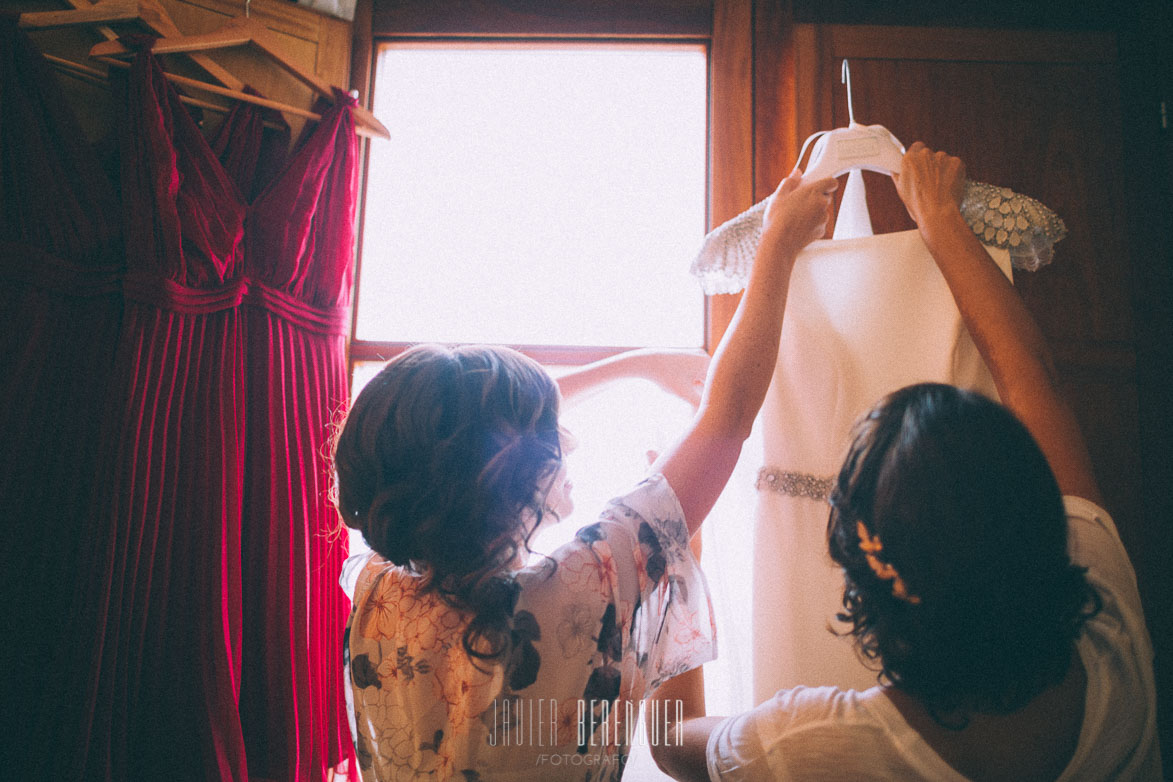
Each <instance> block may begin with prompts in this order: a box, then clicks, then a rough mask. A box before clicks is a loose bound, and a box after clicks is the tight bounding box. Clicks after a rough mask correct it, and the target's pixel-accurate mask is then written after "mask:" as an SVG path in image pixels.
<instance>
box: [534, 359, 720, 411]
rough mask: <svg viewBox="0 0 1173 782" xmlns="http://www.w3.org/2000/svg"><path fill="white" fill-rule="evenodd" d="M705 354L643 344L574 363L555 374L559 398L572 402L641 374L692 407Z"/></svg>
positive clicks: (701, 382)
mask: <svg viewBox="0 0 1173 782" xmlns="http://www.w3.org/2000/svg"><path fill="white" fill-rule="evenodd" d="M708 367H709V356H708V354H707V353H705V352H704V351H703V350H670V349H657V348H647V349H640V350H629V351H627V352H625V353H620V354H618V355H615V356H611V357H610V358H605V359H602V360H601V361H595V362H593V363H591V364H586V365H584V366H581V367H575V368H574V369H571V370H569V371H567V372H565V373H563V374H561V375H559V376H558V377H557V378H556V382H557V383H558V389H559V391H561V392H562V399H563V401H564V402H565V403H567V404H568V405H575V404H578V403H579V402H582V401H584V400H586V399H588V398H590V397H591V396H592V395H593V394H595V393H597V392H599V391H601V390H602V389H603V388H605V387H606V386H607V384H609V383H611V382H614V381H616V380H623V379H626V378H643V379H646V380H650V381H651V382H653V383H655V384H656V385H657V386H659V387H660V388H661V389H663V390H664V391H666V392H668V393H669V394H672V395H673V396H677V397H680V398H681V399H683V400H684V401H685V402H688V403H689V404H690V405H692V407H693V408H694V409H695V408H696V407H697V406H698V405H699V404H700V401H701V390H702V389H703V388H704V384H705V373H706V371H707V370H708Z"/></svg>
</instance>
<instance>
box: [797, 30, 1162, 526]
mask: <svg viewBox="0 0 1173 782" xmlns="http://www.w3.org/2000/svg"><path fill="white" fill-rule="evenodd" d="M795 41H796V47H795V59H796V68H795V70H796V86H795V90H796V101H797V103H798V109H799V112H798V117H797V123H798V130H799V133H798V135H799V137H800V138H805V137H806V136H807V135H808V134H809V133H811V132H814V131H816V130H819V129H823V128H832V127H841V126H844V125H846V124H847V123H848V106H847V93H846V88H845V87H844V85H842V84H841V83H840V68H841V63H842V61H843V59H844V58H847V59H848V61H849V63H850V68H851V82H852V100H853V106H854V112H855V118H856V121H857V122H861V123H863V124H866V125H870V124H880V125H884V126H885V127H887V128H888V129H889V130H891V131H892V133H893V134H895V135H896V137H897V138H899V139H900V140H901V141H902V142H903V143H904V144H906V145H908V144H911V143H912V142H914V141H917V140H920V141H924V142H925V143H926V144H928V145H929V146H931V147H933V148H936V149H944V150H946V151H948V152H950V153H952V154H956V155H958V156H960V157H961V158H962V159H963V160H964V161H966V164H967V166H968V171H969V176H970V178H972V179H975V180H978V181H982V182H989V183H992V184H996V185H1001V186H1005V187H1010V188H1012V189H1014V190H1016V191H1018V192H1021V193H1025V194H1026V195H1029V196H1032V197H1034V198H1037V199H1038V200H1039V201H1041V202H1042V203H1044V204H1046V205H1047V206H1049V207H1051V208H1052V209H1054V210H1055V211H1056V212H1058V213H1059V215H1060V216H1061V217H1062V218H1063V220H1064V221H1065V222H1066V224H1067V228H1068V231H1069V234H1068V236H1067V238H1066V239H1064V240H1063V241H1062V242H1060V243H1059V244H1058V245H1056V252H1055V260H1054V262H1053V263H1052V264H1051V265H1049V266H1046V267H1043V268H1042V269H1041V270H1039V271H1036V272H1016V273H1015V284H1016V285H1017V286H1018V288H1019V290H1020V291H1021V292H1022V295H1023V297H1024V298H1025V299H1026V302H1027V304H1028V305H1029V307H1030V309H1031V311H1032V312H1033V313H1034V315H1035V317H1036V318H1037V319H1038V321H1039V323H1040V324H1041V325H1042V328H1043V331H1044V332H1045V333H1046V335H1047V337H1048V339H1049V340H1050V343H1051V345H1052V347H1053V349H1054V351H1055V353H1056V358H1057V361H1058V363H1059V368H1060V372H1061V375H1062V378H1063V381H1064V384H1065V387H1066V388H1065V390H1066V392H1067V394H1068V396H1069V398H1070V400H1071V403H1072V404H1073V405H1074V407H1075V409H1076V413H1077V415H1078V416H1079V419H1080V422H1081V424H1082V425H1083V428H1084V431H1085V433H1086V435H1087V438H1088V441H1089V446H1090V448H1091V452H1092V458H1093V460H1094V464H1095V469H1096V474H1097V477H1098V478H1099V480H1100V483H1101V484H1102V487H1103V492H1104V496H1105V502H1106V503H1107V505H1108V509H1109V510H1110V511H1111V512H1112V514H1113V516H1114V517H1115V518H1116V520H1117V523H1118V524H1119V526H1120V530H1121V534H1122V536H1123V537H1124V540H1125V543H1126V544H1128V545H1130V546H1131V545H1139V543H1140V539H1139V538H1138V533H1139V531H1140V530H1139V529H1138V525H1139V523H1140V519H1141V517H1142V513H1141V502H1142V496H1143V495H1142V487H1141V485H1140V481H1139V475H1140V463H1139V458H1140V457H1139V447H1138V437H1139V435H1138V424H1137V421H1138V414H1137V389H1136V377H1135V374H1136V372H1135V370H1136V352H1135V345H1134V330H1133V313H1132V306H1131V298H1130V297H1131V282H1130V268H1131V264H1130V258H1129V253H1128V247H1127V243H1126V238H1127V237H1126V235H1125V219H1124V218H1125V215H1124V214H1123V208H1124V207H1123V199H1122V197H1121V196H1122V190H1123V184H1122V181H1121V175H1120V171H1121V168H1122V166H1121V127H1120V125H1121V121H1120V105H1119V104H1120V101H1119V86H1118V77H1117V72H1116V71H1117V69H1116V61H1115V60H1116V54H1115V43H1114V40H1113V38H1112V36H1111V35H1109V34H1104V33H1049V32H1037V31H1036V32H1031V33H1030V34H1024V33H1019V32H1015V31H994V30H959V29H930V28H905V27H857V26H835V25H825V26H814V25H798V26H796V32H795ZM866 178H867V183H868V202H869V209H870V211H871V215H872V220H873V224H874V227H875V230H876V232H877V233H883V232H887V231H892V230H901V229H904V228H910V227H912V226H913V224H912V222H911V220H910V219H909V217H908V215H907V213H906V212H905V211H904V208H903V206H902V205H901V203H900V200H899V198H898V197H897V195H896V191H895V188H894V187H893V186H892V183H891V180H890V179H889V178H887V177H884V176H880V175H872V174H870V173H868V174H867V177H866Z"/></svg>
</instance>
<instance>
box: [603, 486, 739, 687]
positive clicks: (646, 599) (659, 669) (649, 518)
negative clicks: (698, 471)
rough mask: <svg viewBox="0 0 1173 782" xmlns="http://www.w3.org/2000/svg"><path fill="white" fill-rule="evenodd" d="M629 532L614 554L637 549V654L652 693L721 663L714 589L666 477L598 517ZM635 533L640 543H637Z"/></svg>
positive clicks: (618, 539) (615, 539)
mask: <svg viewBox="0 0 1173 782" xmlns="http://www.w3.org/2000/svg"><path fill="white" fill-rule="evenodd" d="M608 521H611V522H616V523H618V524H620V525H622V526H623V528H624V529H625V530H626V531H627V533H628V534H627V535H625V536H622V537H621V536H617V535H613V536H612V540H613V543H612V546H620V547H623V548H626V547H628V546H630V547H631V552H632V557H633V559H634V561H635V564H636V570H637V574H638V584H639V595H638V598H637V600H638V605H639V608H640V610H639V611H638V612H637V615H636V617H635V622H634V624H633V629H632V635H631V638H632V646H633V649H634V651H635V654H636V659H637V662H638V663H639V667H640V670H641V672H642V673H643V675H644V678H645V680H646V681H647V682H648V687H649V688H653V687H656V686H658V685H659V684H660V683H661V682H662V681H664V680H665V679H670V678H672V677H673V676H676V675H678V674H681V673H683V672H685V671H687V670H690V669H692V668H695V667H697V666H699V665H701V664H703V663H706V662H708V661H709V660H712V659H715V658H716V656H717V638H716V625H715V620H714V618H713V607H712V602H711V600H710V597H709V585H708V582H707V581H706V580H705V577H704V573H702V572H701V569H700V565H699V564H698V563H697V561H696V557H694V556H693V554H692V549H690V548H689V546H688V527H687V526H686V524H685V522H684V511H683V510H682V509H681V507H680V502H679V501H678V500H677V498H676V493H675V492H673V491H672V487H671V486H669V485H668V481H667V480H666V479H665V478H664V477H663V476H662V475H655V476H652V477H651V478H649V479H648V480H646V481H644V482H643V483H641V484H640V485H639V486H637V487H636V488H635V490H634V491H632V492H631V493H629V494H628V495H626V496H624V497H620V498H618V499H615V500H612V501H611V504H610V506H609V507H608V508H607V510H605V511H604V512H603V514H602V515H601V516H600V522H603V526H604V527H606V526H608V525H607V524H606V522H608ZM632 533H634V540H633V539H632Z"/></svg>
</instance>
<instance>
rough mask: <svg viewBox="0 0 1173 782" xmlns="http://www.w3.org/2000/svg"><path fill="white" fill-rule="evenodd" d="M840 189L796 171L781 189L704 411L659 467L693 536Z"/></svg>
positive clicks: (752, 414)
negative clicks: (799, 266) (804, 256)
mask: <svg viewBox="0 0 1173 782" xmlns="http://www.w3.org/2000/svg"><path fill="white" fill-rule="evenodd" d="M836 187H837V183H836V182H835V180H834V179H823V180H818V181H814V182H803V181H802V179H801V176H800V175H798V174H792V175H791V176H789V177H787V178H786V179H784V180H782V184H780V185H779V186H778V189H777V190H776V191H775V192H774V195H773V196H772V199H771V203H770V206H769V207H768V208H767V209H766V215H765V219H764V222H763V229H762V241H761V244H760V245H759V247H758V251H757V255H756V256H755V258H754V263H753V268H752V269H751V271H750V276H749V282H748V284H747V285H746V289H745V292H744V293H743V294H742V297H741V303H740V304H739V305H738V308H737V312H736V313H735V314H734V316H733V321H732V322H731V323H730V325H729V329H728V331H726V333H725V337H724V339H722V340H721V344H720V345H719V346H718V347H717V350H716V351H715V353H714V355H713V363H712V364H711V366H710V367H709V376H708V379H707V381H706V384H705V391H704V394H703V396H702V398H701V404H700V409H699V410H698V411H697V415H696V417H695V418H694V419H693V421H692V423H691V425H690V426H689V428H688V429H687V430H686V431H685V433H684V435H683V436H682V437H681V438H680V439H679V440H678V441H677V442H676V444H675V445H673V446H672V447H671V448H668V449H666V450H665V452H664V453H663V454H661V455H660V458H659V459H657V461H656V463H655V465H653V469H655V470H657V471H659V472H661V473H663V475H664V477H665V478H667V480H668V483H669V485H671V486H672V489H673V491H675V492H676V496H677V498H678V499H679V500H680V505H681V507H682V508H683V509H684V518H685V521H686V522H687V523H688V532H689V534H690V535H691V534H692V533H694V532H696V530H697V528H698V527H699V526H700V524H701V522H702V521H703V520H704V518H705V516H707V515H708V513H709V510H711V509H712V507H713V503H715V502H716V501H717V497H718V496H720V494H721V490H722V489H724V488H725V483H726V481H728V480H729V476H730V474H731V473H732V472H733V467H734V466H735V465H736V464H737V458H738V456H739V455H740V453H741V446H742V444H743V443H744V442H745V439H746V438H747V437H748V436H749V433H750V429H751V428H752V427H753V422H754V419H755V418H756V417H757V414H758V410H759V409H760V408H761V406H762V401H763V400H764V399H765V395H766V390H767V389H768V388H769V385H770V378H771V377H772V375H773V372H774V362H775V361H776V360H777V356H778V340H779V337H780V336H781V333H782V316H783V313H784V312H785V310H786V293H787V289H788V287H789V284H790V272H791V269H793V267H794V259H795V258H796V257H797V255H798V253H799V251H800V250H802V248H803V247H805V246H806V245H807V244H809V243H810V242H811V241H813V240H814V239H817V238H819V237H821V236H822V235H823V233H824V232H825V230H826V226H827V219H828V215H829V213H830V209H831V195H832V194H833V193H834V192H835V188H836Z"/></svg>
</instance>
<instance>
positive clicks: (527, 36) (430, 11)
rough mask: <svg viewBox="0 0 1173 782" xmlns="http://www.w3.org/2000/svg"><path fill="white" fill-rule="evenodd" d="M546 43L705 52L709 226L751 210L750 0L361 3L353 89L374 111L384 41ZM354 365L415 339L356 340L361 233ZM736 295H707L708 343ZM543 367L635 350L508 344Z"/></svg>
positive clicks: (708, 346) (709, 345) (724, 323)
mask: <svg viewBox="0 0 1173 782" xmlns="http://www.w3.org/2000/svg"><path fill="white" fill-rule="evenodd" d="M535 38H536V39H547V40H551V41H557V40H563V41H589V42H598V43H606V42H616V41H623V42H629V41H634V42H644V43H647V42H663V43H670V44H671V43H694V44H702V45H705V46H707V48H708V60H709V89H708V92H709V98H708V102H709V112H708V113H709V117H708V143H709V154H708V160H707V161H706V168H707V176H706V179H707V182H708V191H709V192H708V202H707V209H706V212H707V216H706V219H707V223H708V225H707V228H710V229H711V228H712V227H714V226H716V225H719V224H720V223H722V222H724V221H725V220H728V219H729V218H731V217H733V216H735V215H737V214H738V213H739V212H741V211H742V210H744V209H746V208H748V207H749V206H750V205H752V204H753V201H754V198H753V195H754V188H753V174H754V172H753V151H754V149H753V111H752V93H753V89H752V87H753V85H752V56H751V54H752V3H751V2H750V0H712V2H709V1H708V0H638V1H637V0H627V1H626V2H623V3H617V4H599V3H598V2H597V0H556V1H555V0H551V2H549V3H546V4H544V5H543V7H542V9H541V11H540V12H525V13H522V12H517V11H513V10H511V9H510V8H509V4H508V3H506V2H504V1H503V0H502V2H496V0H487V1H486V2H482V3H478V4H476V5H475V6H473V7H470V6H469V4H467V3H463V2H461V1H460V0H395V2H382V1H377V0H359V1H358V3H357V6H356V9H355V19H354V47H353V49H352V56H353V59H352V67H351V86H352V87H353V88H354V89H357V90H358V91H359V100H360V101H362V102H363V104H364V105H369V96H370V89H371V84H372V81H373V76H374V62H375V54H376V48H377V46H378V44H380V43H383V42H385V41H398V40H415V41H436V42H441V41H453V40H458V41H467V42H470V43H472V42H481V41H502V40H533V39H535ZM367 161H368V156H366V155H365V154H364V156H363V164H362V172H361V176H360V183H359V190H360V193H359V207H358V209H359V213H358V215H357V219H358V221H359V225H363V218H364V216H365V214H364V213H365V200H366V199H365V194H366V183H367V165H368V162H367ZM357 241H358V244H357V250H358V251H357V259H358V260H357V261H356V268H355V290H354V296H353V298H352V301H353V302H354V309H353V312H352V316H351V317H352V323H351V334H352V337H351V340H350V343H349V351H348V352H349V355H348V363H349V365H350V367H351V369H352V371H353V366H354V364H355V362H360V361H384V360H387V359H390V358H394V357H395V356H396V355H398V354H399V353H401V352H403V351H404V350H406V349H407V348H408V347H410V345H411V344H413V343H406V342H384V341H373V340H359V339H355V338H354V337H353V334H354V328H355V326H356V319H357V303H358V290H359V286H360V285H361V275H362V268H361V266H362V261H361V258H362V241H363V238H362V233H361V231H360V232H359V235H358V237H357ZM737 300H738V297H737V296H736V295H731V296H706V297H705V305H704V312H703V317H704V344H703V347H704V349H705V350H707V351H708V352H710V353H711V352H712V351H713V350H714V349H715V348H716V346H717V344H718V343H719V342H720V339H721V336H722V335H723V334H724V331H725V329H726V328H727V327H728V324H729V320H730V319H731V318H732V315H733V311H734V310H735V308H736V304H737ZM511 347H514V348H516V349H518V350H520V351H521V352H523V353H525V354H526V355H528V356H530V357H531V358H534V359H535V360H537V361H539V362H541V363H544V364H559V365H580V364H586V363H590V362H591V361H596V360H599V359H602V358H606V357H609V356H612V355H615V354H617V353H620V352H623V351H624V350H628V349H630V346H572V345H511Z"/></svg>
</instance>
